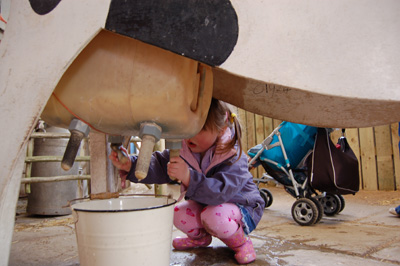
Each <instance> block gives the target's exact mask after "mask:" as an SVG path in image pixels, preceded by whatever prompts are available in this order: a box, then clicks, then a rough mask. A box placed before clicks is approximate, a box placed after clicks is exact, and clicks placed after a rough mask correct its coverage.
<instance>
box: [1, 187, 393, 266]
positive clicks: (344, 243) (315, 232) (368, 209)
mask: <svg viewBox="0 0 400 266" xmlns="http://www.w3.org/2000/svg"><path fill="white" fill-rule="evenodd" d="M176 188H177V187H176V186H170V191H173V192H175V191H176V190H177V189H176ZM269 189H270V191H271V192H272V194H273V197H274V201H273V204H272V205H271V206H270V207H269V208H268V209H266V210H265V212H264V216H263V218H262V221H261V222H260V224H259V225H258V227H257V229H256V230H255V231H253V232H252V234H251V238H252V241H253V244H254V247H255V250H256V253H257V259H256V261H255V262H254V263H252V264H251V265H254V266H256V265H307V266H308V265H319V266H325V265H326V266H328V265H329V266H330V265H355V266H358V265H360V266H361V265H362V266H368V265H371V266H372V265H374V266H376V265H382V266H389V265H400V218H397V217H394V216H392V215H391V214H389V213H388V211H387V210H388V208H389V207H392V206H397V205H399V204H400V192H365V191H362V192H359V193H358V194H357V195H355V196H353V195H346V196H344V197H345V201H346V205H345V208H344V209H343V211H342V212H341V213H340V214H338V215H335V216H329V217H328V216H325V215H324V216H323V218H322V220H321V221H320V222H319V223H318V224H315V225H313V226H300V225H298V224H297V223H296V222H295V221H294V220H293V218H292V216H291V207H292V204H293V203H294V198H292V197H291V196H290V195H289V194H287V193H286V192H285V191H284V190H283V188H275V187H273V188H269ZM174 195H175V194H174ZM17 212H18V215H17V219H16V225H15V230H14V236H13V243H12V247H11V254H10V263H9V265H10V266H14V265H62V266H67V265H79V257H78V251H77V246H76V239H75V234H74V225H73V221H72V218H71V216H62V217H31V216H27V215H26V213H24V199H21V200H20V201H19V208H18V209H17ZM127 230H129V229H127ZM131 230H134V228H132V229H131ZM178 235H179V236H180V235H183V234H182V233H181V232H180V231H178V230H176V229H174V230H173V237H175V236H178ZM233 255H234V253H233V251H231V250H230V249H228V248H227V247H226V246H225V245H224V244H223V243H222V242H221V241H220V240H219V239H216V238H214V239H213V242H212V243H211V245H210V246H209V247H207V248H198V249H193V250H189V251H175V250H173V249H172V247H171V259H170V262H169V265H171V266H186V265H191V266H202V265H204V266H217V265H237V263H236V262H235V260H234V258H233ZM132 260H133V261H134V258H132ZM166 265H168V263H166ZM157 266H158V265H157Z"/></svg>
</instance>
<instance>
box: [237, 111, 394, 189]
mask: <svg viewBox="0 0 400 266" xmlns="http://www.w3.org/2000/svg"><path fill="white" fill-rule="evenodd" d="M237 113H238V117H239V119H240V121H241V123H242V127H243V136H242V140H243V146H244V147H243V150H245V151H247V150H248V149H250V148H251V147H253V146H255V145H257V144H259V143H261V142H262V141H263V140H264V139H265V138H266V137H267V136H268V135H269V134H270V133H271V132H272V130H273V129H274V128H275V127H277V126H278V125H279V124H280V123H281V122H282V121H281V120H276V119H271V118H268V117H263V116H260V115H256V114H253V113H250V112H247V111H244V110H242V109H237ZM398 132H399V124H398V123H393V124H390V125H384V126H377V127H368V128H351V129H346V137H347V140H348V142H349V144H350V146H351V148H352V149H353V151H354V153H355V154H356V156H357V157H358V160H359V167H360V177H359V178H360V189H364V190H389V191H390V190H400V159H399V133H398ZM341 134H342V132H341V130H335V131H334V132H333V133H332V134H331V138H332V140H333V142H334V143H336V141H337V139H338V138H339V137H340V136H341ZM263 172H264V169H263V168H262V167H261V166H259V167H258V168H257V169H254V170H252V173H253V176H254V177H258V178H260V177H261V176H262V174H263Z"/></svg>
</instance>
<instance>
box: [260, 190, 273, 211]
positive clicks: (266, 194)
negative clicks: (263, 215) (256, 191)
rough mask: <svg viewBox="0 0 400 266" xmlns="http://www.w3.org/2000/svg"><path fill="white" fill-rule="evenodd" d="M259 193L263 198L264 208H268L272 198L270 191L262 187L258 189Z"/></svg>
mask: <svg viewBox="0 0 400 266" xmlns="http://www.w3.org/2000/svg"><path fill="white" fill-rule="evenodd" d="M260 195H261V197H262V198H263V200H264V201H265V208H268V207H269V206H271V204H272V202H273V200H274V198H273V197H272V193H271V192H270V191H269V190H268V189H266V188H262V189H260Z"/></svg>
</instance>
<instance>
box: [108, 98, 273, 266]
mask: <svg viewBox="0 0 400 266" xmlns="http://www.w3.org/2000/svg"><path fill="white" fill-rule="evenodd" d="M240 137H241V128H240V124H239V121H238V119H237V117H236V115H235V114H234V113H232V112H231V110H230V109H229V107H228V105H227V104H226V103H224V102H221V101H218V100H216V99H212V102H211V106H210V110H209V113H208V116H207V120H206V122H205V125H204V127H203V129H202V130H201V131H200V132H199V133H198V134H197V135H196V136H194V137H193V138H190V139H186V140H184V141H182V149H181V151H180V157H172V158H169V151H168V150H164V151H163V152H155V153H153V155H152V158H151V163H150V169H149V172H148V175H147V177H146V178H145V179H143V180H142V181H140V182H141V183H148V184H162V183H169V182H171V179H170V178H169V176H173V177H175V178H176V179H177V180H179V181H180V182H181V186H182V187H181V190H183V191H184V192H183V195H185V199H186V201H184V202H181V203H179V204H177V206H176V207H175V213H174V225H175V227H176V228H178V229H179V230H181V231H182V232H184V233H185V234H186V235H187V237H184V238H181V237H177V238H175V239H174V240H173V243H172V245H173V247H174V248H175V249H177V250H185V249H189V248H194V247H206V246H208V245H210V243H211V240H212V236H214V237H218V238H219V239H221V240H222V241H223V242H224V243H225V244H226V245H227V246H228V247H230V248H231V249H233V250H234V251H235V253H236V254H235V259H236V260H237V262H239V263H240V264H247V263H250V262H253V261H254V260H255V258H256V254H255V251H254V248H253V244H252V242H251V240H250V238H249V237H248V236H247V235H248V234H249V233H250V232H251V231H252V230H254V229H255V227H256V225H257V224H258V222H259V221H260V219H261V216H262V214H263V211H264V206H265V202H264V201H263V199H262V198H261V196H260V193H259V192H258V189H257V186H256V185H255V184H254V182H253V177H252V175H251V173H250V172H249V171H248V166H247V156H246V155H245V154H244V153H243V152H242V146H241V141H240ZM110 159H111V161H112V163H113V164H114V165H115V166H116V167H117V168H119V169H121V170H122V171H120V172H122V178H124V177H127V178H128V179H129V180H131V181H133V182H139V181H138V179H136V177H135V174H134V172H135V165H136V160H137V158H136V157H131V160H130V161H128V162H127V163H125V164H122V163H120V162H119V161H118V157H117V154H116V153H115V152H112V153H111V155H110Z"/></svg>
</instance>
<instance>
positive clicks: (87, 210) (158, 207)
mask: <svg viewBox="0 0 400 266" xmlns="http://www.w3.org/2000/svg"><path fill="white" fill-rule="evenodd" d="M120 197H121V198H122V199H123V198H124V197H125V198H128V199H129V198H143V197H153V198H167V199H168V200H171V202H170V203H167V204H163V205H157V206H151V207H143V208H134V209H123V210H89V209H82V208H74V207H73V206H74V205H76V204H79V203H81V202H86V201H88V202H89V201H91V202H93V201H104V200H117V199H121V198H120ZM120 197H118V198H110V199H92V200H91V199H90V198H80V199H74V200H71V201H70V208H71V210H72V211H80V212H102V213H105V212H112V213H115V212H133V211H144V210H153V209H160V208H164V207H169V206H171V205H174V204H175V203H176V202H177V200H176V199H174V198H172V197H171V196H167V195H154V194H120ZM73 201H79V202H77V203H72V202H73Z"/></svg>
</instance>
